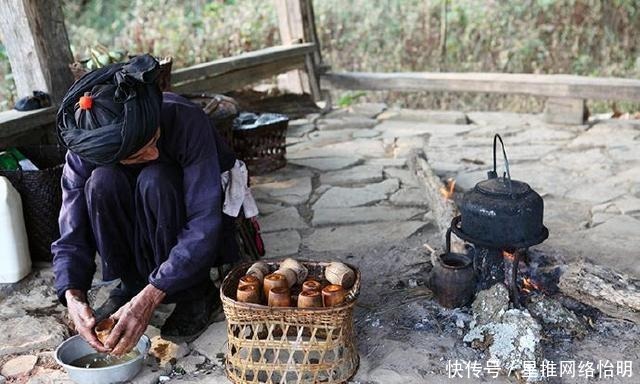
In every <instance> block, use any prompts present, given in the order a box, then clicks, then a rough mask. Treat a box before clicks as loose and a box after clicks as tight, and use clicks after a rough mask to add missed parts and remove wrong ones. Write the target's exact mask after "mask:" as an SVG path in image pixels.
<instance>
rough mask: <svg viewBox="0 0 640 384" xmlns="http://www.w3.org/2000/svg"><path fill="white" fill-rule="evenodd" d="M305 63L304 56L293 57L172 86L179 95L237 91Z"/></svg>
mask: <svg viewBox="0 0 640 384" xmlns="http://www.w3.org/2000/svg"><path fill="white" fill-rule="evenodd" d="M304 63H305V58H304V56H298V57H292V58H289V59H283V60H278V61H274V62H271V63H265V64H260V65H255V66H252V67H246V68H240V69H237V70H233V71H230V72H225V73H223V74H219V75H215V76H212V77H207V78H205V79H201V80H197V81H188V82H183V83H179V84H173V85H172V86H171V89H172V90H173V91H174V92H178V93H196V92H219V93H223V92H228V91H233V90H237V89H240V88H243V87H245V86H247V85H250V84H255V83H257V82H258V81H260V80H262V79H266V78H269V77H271V76H275V75H277V74H279V73H282V72H286V71H288V70H289V69H292V68H301V67H303V66H304Z"/></svg>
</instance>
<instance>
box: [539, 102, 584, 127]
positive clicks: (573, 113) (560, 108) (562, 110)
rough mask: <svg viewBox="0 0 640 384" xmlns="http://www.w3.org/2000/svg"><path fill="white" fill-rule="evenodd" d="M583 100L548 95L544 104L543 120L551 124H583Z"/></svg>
mask: <svg viewBox="0 0 640 384" xmlns="http://www.w3.org/2000/svg"><path fill="white" fill-rule="evenodd" d="M587 118H588V116H587V110H586V106H585V101H584V100H583V99H574V98H568V97H550V98H548V99H547V102H546V103H545V105H544V120H545V121H546V122H547V123H551V124H569V125H571V124H577V125H579V124H584V122H585V121H586V119H587Z"/></svg>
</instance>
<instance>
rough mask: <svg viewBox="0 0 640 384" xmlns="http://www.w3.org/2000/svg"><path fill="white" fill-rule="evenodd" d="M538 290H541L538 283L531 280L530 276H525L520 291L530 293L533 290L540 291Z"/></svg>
mask: <svg viewBox="0 0 640 384" xmlns="http://www.w3.org/2000/svg"><path fill="white" fill-rule="evenodd" d="M540 290H542V289H541V287H540V285H539V284H538V283H536V282H535V281H533V280H531V278H529V277H525V278H524V280H522V291H523V292H526V293H531V292H533V291H540Z"/></svg>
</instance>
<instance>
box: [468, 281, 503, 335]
mask: <svg viewBox="0 0 640 384" xmlns="http://www.w3.org/2000/svg"><path fill="white" fill-rule="evenodd" d="M471 308H472V309H473V317H474V319H475V320H476V322H477V323H478V324H479V325H482V324H487V323H490V322H499V321H500V319H501V318H502V315H504V313H505V312H506V311H507V310H508V309H509V291H508V290H507V287H505V286H504V284H502V283H498V284H495V285H493V286H492V287H490V288H489V289H485V290H483V291H480V292H478V294H477V295H476V298H475V300H474V301H473V304H471Z"/></svg>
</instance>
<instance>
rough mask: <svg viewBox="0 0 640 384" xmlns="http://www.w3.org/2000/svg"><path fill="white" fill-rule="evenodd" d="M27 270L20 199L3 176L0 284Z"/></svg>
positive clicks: (0, 190)
mask: <svg viewBox="0 0 640 384" xmlns="http://www.w3.org/2000/svg"><path fill="white" fill-rule="evenodd" d="M30 271H31V256H30V255H29V244H28V242H27V230H26V228H25V226H24V217H23V216H22V199H20V194H19V193H18V191H16V190H15V188H13V185H11V182H9V180H8V179H7V178H6V177H3V176H0V283H15V282H18V281H20V280H21V279H22V278H23V277H25V276H27V275H28V274H29V272H30Z"/></svg>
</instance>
